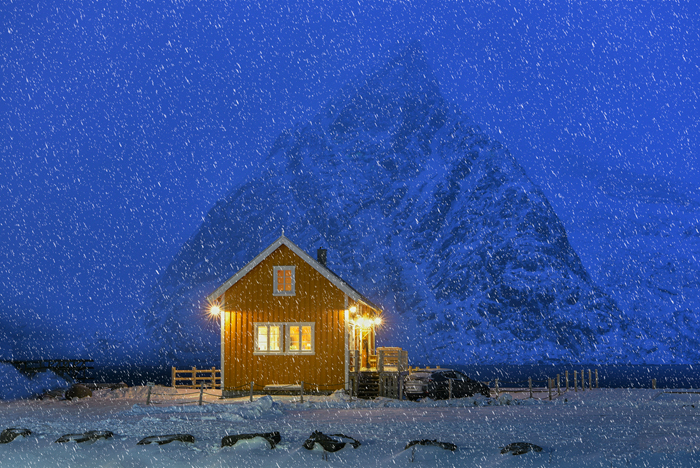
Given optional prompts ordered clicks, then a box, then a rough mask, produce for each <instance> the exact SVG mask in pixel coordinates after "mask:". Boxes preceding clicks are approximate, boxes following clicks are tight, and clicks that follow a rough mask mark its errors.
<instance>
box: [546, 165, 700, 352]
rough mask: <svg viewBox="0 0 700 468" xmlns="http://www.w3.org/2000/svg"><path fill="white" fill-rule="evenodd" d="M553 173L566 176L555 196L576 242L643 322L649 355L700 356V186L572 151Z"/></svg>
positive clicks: (643, 347)
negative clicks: (683, 183)
mask: <svg viewBox="0 0 700 468" xmlns="http://www.w3.org/2000/svg"><path fill="white" fill-rule="evenodd" d="M552 174H556V177H557V179H558V180H559V182H560V183H559V185H558V186H557V187H556V190H555V191H556V192H557V193H558V195H557V196H556V197H554V198H553V203H554V206H555V209H556V210H557V213H559V215H560V216H561V217H562V221H563V222H564V224H565V225H566V226H567V230H568V231H569V233H570V237H571V239H572V244H573V245H574V247H575V249H576V251H577V252H578V253H579V254H580V256H581V259H582V261H583V263H584V264H585V265H586V267H587V269H588V271H589V272H590V274H591V277H592V278H593V280H594V281H595V282H596V284H598V285H599V286H600V287H602V288H603V289H604V290H605V291H607V292H609V294H610V295H611V297H613V298H614V299H615V301H616V302H617V303H618V305H619V306H620V308H622V309H623V310H624V311H625V312H627V314H628V315H629V316H630V317H632V318H633V319H634V321H635V322H636V323H637V324H638V325H639V328H640V330H641V331H640V338H642V339H641V340H639V341H638V343H637V346H639V348H640V353H641V355H642V356H643V359H644V361H645V362H653V363H658V364H663V363H683V362H685V363H687V362H698V361H699V360H700V318H699V317H698V314H697V312H696V311H698V310H700V272H699V265H700V264H699V263H698V260H700V189H698V187H697V186H692V185H691V186H689V185H685V186H684V185H679V184H678V183H677V182H674V181H672V180H671V179H667V178H666V177H664V176H663V175H661V174H660V173H657V174H653V175H649V174H643V173H639V172H633V171H631V170H629V169H625V168H624V167H611V162H610V161H605V160H600V159H597V158H596V157H595V156H593V155H587V154H579V155H577V157H576V158H571V159H564V160H563V161H562V164H561V165H560V167H555V170H554V171H553V173H552ZM552 184H554V182H549V181H544V184H543V185H544V186H545V187H547V188H548V189H549V190H552V189H553V187H552ZM581 220H586V222H581Z"/></svg>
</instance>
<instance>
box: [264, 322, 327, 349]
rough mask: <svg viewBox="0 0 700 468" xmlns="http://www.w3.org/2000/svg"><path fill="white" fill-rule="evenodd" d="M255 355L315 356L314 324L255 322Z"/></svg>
mask: <svg viewBox="0 0 700 468" xmlns="http://www.w3.org/2000/svg"><path fill="white" fill-rule="evenodd" d="M254 327H255V335H254V336H255V350H254V351H253V354H258V355H260V354H314V328H315V325H314V323H313V322H303V323H295V322H287V323H268V322H255V323H254Z"/></svg>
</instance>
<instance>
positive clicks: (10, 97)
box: [0, 0, 700, 323]
mask: <svg viewBox="0 0 700 468" xmlns="http://www.w3.org/2000/svg"><path fill="white" fill-rule="evenodd" d="M698 8H699V7H698V6H695V4H694V2H672V1H663V2H649V3H645V4H640V2H603V1H590V2H586V1H584V2H579V1H573V2H565V1H560V2H538V4H534V2H508V1H503V2H500V1H494V2H490V1H478V2H448V1H446V2H435V1H432V0H430V1H414V2H394V1H390V2H382V1H375V2H362V1H360V2H347V1H325V0H324V1H317V2H289V5H288V4H287V2H278V1H266V2H260V3H253V2H230V1H203V0H194V1H178V2H171V1H158V2H152V1H146V0H135V1H106V2H93V1H71V2H65V1H60V2H44V1H39V2H27V1H24V0H22V1H12V0H9V2H8V1H5V2H4V3H3V4H2V6H0V159H1V165H0V239H2V240H1V242H2V249H1V251H0V295H3V296H5V297H6V298H7V297H10V296H16V297H18V298H21V299H18V300H19V301H24V302H23V304H29V305H30V306H31V307H33V309H35V312H36V314H38V315H37V316H38V317H39V318H40V319H42V321H48V322H49V323H51V322H57V323H72V322H73V321H76V320H77V321H82V320H84V318H83V317H85V316H91V317H92V316H94V317H97V318H98V319H99V320H102V319H105V318H108V317H109V316H111V315H114V314H122V313H124V312H126V311H130V310H133V309H134V308H135V307H137V306H138V303H139V300H140V298H141V297H142V296H143V294H144V292H145V291H146V290H147V288H148V287H149V286H150V285H151V284H152V282H153V281H154V280H155V278H156V277H157V275H158V272H159V271H160V270H162V269H163V268H164V267H165V266H167V264H168V262H169V261H170V259H171V258H172V256H173V255H174V254H175V253H176V252H177V250H178V249H179V246H180V245H181V244H182V243H183V242H184V241H185V240H186V239H187V238H188V237H189V236H190V235H191V234H192V233H193V232H194V230H195V229H196V228H197V226H198V225H199V223H200V221H201V219H202V217H203V216H204V215H205V214H206V212H207V211H208V209H209V208H210V207H211V206H212V205H213V204H214V203H215V202H216V200H217V199H219V198H220V197H221V196H222V195H224V194H225V193H226V192H227V191H228V190H229V189H230V188H231V186H232V185H233V184H234V183H236V181H238V180H240V179H241V178H242V177H244V176H245V175H246V174H247V173H248V171H249V170H250V169H251V168H253V167H256V166H257V165H258V164H259V163H260V161H261V160H262V159H263V158H264V155H265V154H266V150H267V148H268V147H269V145H270V144H271V143H272V142H273V140H274V139H275V137H276V136H277V135H278V133H279V132H280V131H281V130H282V129H283V128H285V127H289V126H291V125H293V124H294V123H296V122H300V121H303V120H304V119H307V118H309V117H311V116H312V115H313V114H314V113H315V112H316V111H317V110H318V109H319V107H320V106H321V105H322V104H323V103H324V102H325V101H327V100H328V99H329V98H330V97H332V95H333V93H334V92H336V90H337V89H338V88H339V87H340V86H341V85H342V84H343V83H345V82H346V81H348V80H356V79H360V78H361V76H363V75H365V74H368V73H370V72H371V71H372V70H373V69H374V68H375V67H377V66H380V65H381V64H383V63H384V62H385V61H386V60H388V59H389V58H391V57H392V56H393V55H394V54H396V53H397V52H398V51H400V50H401V49H402V48H403V47H405V45H407V44H408V43H410V42H412V41H415V40H418V41H420V43H421V45H422V47H423V49H424V50H425V52H426V54H427V56H428V59H429V61H430V63H431V65H432V67H433V70H434V73H435V76H436V79H437V80H438V82H439V84H440V86H441V89H442V91H443V93H444V94H445V95H446V97H447V98H448V99H450V100H452V101H453V102H454V103H455V104H456V105H458V106H459V107H460V108H461V109H462V110H463V111H464V112H465V113H467V114H468V115H471V116H472V117H473V118H474V120H475V121H476V122H477V123H480V124H481V125H482V128H484V129H485V130H486V131H487V132H488V133H489V134H490V135H492V136H494V137H495V138H497V139H499V140H500V141H502V142H504V143H505V144H506V145H507V146H508V148H509V149H510V150H511V152H512V153H513V154H514V155H515V156H516V158H517V159H518V160H519V161H520V162H521V164H523V166H524V167H525V168H526V170H527V172H528V174H529V175H530V177H531V178H532V179H533V180H535V181H536V182H537V183H539V184H541V185H542V187H543V188H544V189H545V192H546V193H547V195H548V196H549V197H550V198H552V199H555V198H556V197H557V194H558V190H559V188H558V187H557V177H556V174H557V171H558V170H559V168H561V167H562V165H564V166H566V165H571V164H573V163H574V162H576V160H585V161H586V162H587V163H591V164H596V165H598V166H600V167H602V168H603V169H604V170H608V171H610V172H616V171H625V172H629V171H631V172H634V173H640V174H646V175H654V176H660V177H663V178H664V179H665V180H669V181H671V183H672V184H677V185H678V186H681V187H684V190H690V191H696V192H698V193H700V178H699V177H698V150H699V149H700V148H699V147H700V144H699V141H698V138H699V135H700V128H699V126H700V123H699V122H700V109H699V108H698V106H699V104H698V102H699V97H700V96H699V93H700V68H699V67H700V53H699V51H700V39H699V37H700V35H699V27H700V14H699V9H698ZM555 207H556V203H555Z"/></svg>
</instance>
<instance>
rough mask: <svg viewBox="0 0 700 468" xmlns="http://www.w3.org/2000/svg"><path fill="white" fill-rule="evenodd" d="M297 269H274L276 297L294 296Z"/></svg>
mask: <svg viewBox="0 0 700 468" xmlns="http://www.w3.org/2000/svg"><path fill="white" fill-rule="evenodd" d="M295 269H296V267H293V266H276V267H274V287H273V290H272V294H273V295H275V296H294V295H295V281H294V272H295Z"/></svg>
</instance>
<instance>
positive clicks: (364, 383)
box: [357, 372, 379, 400]
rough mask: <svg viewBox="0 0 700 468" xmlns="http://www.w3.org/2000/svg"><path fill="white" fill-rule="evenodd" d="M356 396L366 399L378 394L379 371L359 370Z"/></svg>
mask: <svg viewBox="0 0 700 468" xmlns="http://www.w3.org/2000/svg"><path fill="white" fill-rule="evenodd" d="M359 377H360V378H359V379H358V381H357V384H358V385H357V397H358V398H363V399H365V400H368V399H370V398H377V397H378V396H379V372H360V376H359Z"/></svg>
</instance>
